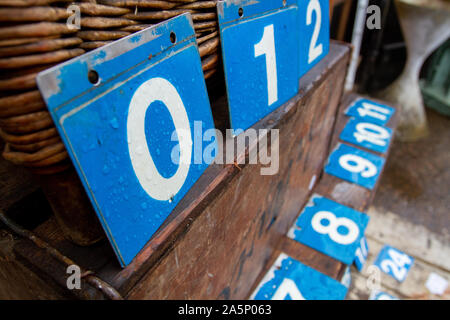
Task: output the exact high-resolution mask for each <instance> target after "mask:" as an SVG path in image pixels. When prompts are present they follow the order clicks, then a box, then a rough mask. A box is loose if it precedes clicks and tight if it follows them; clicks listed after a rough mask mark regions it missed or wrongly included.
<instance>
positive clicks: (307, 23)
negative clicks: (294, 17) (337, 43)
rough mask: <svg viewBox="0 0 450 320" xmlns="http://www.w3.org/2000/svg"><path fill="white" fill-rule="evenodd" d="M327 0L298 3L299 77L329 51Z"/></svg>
mask: <svg viewBox="0 0 450 320" xmlns="http://www.w3.org/2000/svg"><path fill="white" fill-rule="evenodd" d="M328 2H329V0H306V1H299V3H298V16H299V19H298V20H299V21H298V22H299V24H300V26H299V30H300V62H299V76H300V77H301V76H303V75H304V74H305V73H307V72H308V71H309V70H310V69H311V68H312V67H313V66H314V65H316V64H317V63H318V62H319V61H320V60H322V58H324V57H325V56H326V55H327V54H328V52H329V50H330V18H329V17H330V15H329V4H328Z"/></svg>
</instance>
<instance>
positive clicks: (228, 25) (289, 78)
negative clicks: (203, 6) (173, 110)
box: [217, 0, 299, 130]
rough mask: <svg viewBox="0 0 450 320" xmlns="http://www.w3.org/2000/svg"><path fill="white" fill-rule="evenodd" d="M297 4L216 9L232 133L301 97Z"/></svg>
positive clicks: (232, 4) (292, 0)
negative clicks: (299, 92)
mask: <svg viewBox="0 0 450 320" xmlns="http://www.w3.org/2000/svg"><path fill="white" fill-rule="evenodd" d="M296 3H297V1H296V0H287V1H286V4H285V5H283V1H282V0H273V1H252V0H237V1H223V2H219V3H218V4H217V11H218V17H219V27H220V37H221V44H222V56H223V64H224V70H225V78H226V86H227V93H228V106H229V112H230V119H231V126H232V128H233V129H235V130H237V129H242V130H245V129H247V128H249V127H250V126H252V125H253V124H254V123H256V122H257V121H259V120H260V119H262V118H263V117H265V116H266V115H267V114H269V113H270V112H272V111H273V110H275V109H276V108H278V107H279V106H281V105H282V104H283V103H285V102H287V101H288V100H289V99H290V98H292V97H293V96H294V95H295V94H296V93H297V92H298V52H299V51H298V47H299V33H298V26H297V5H296Z"/></svg>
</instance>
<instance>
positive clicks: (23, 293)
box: [0, 229, 65, 300]
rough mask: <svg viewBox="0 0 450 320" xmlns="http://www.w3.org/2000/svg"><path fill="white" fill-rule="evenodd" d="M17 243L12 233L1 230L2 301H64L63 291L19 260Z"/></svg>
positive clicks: (0, 296) (0, 277)
mask: <svg viewBox="0 0 450 320" xmlns="http://www.w3.org/2000/svg"><path fill="white" fill-rule="evenodd" d="M17 241H18V240H17V238H15V237H14V236H13V235H12V234H11V233H10V232H7V231H6V230H1V229H0V299H3V300H15V299H27V300H28V299H46V300H53V299H63V298H64V296H65V293H64V292H63V290H62V289H60V288H58V287H56V286H52V285H50V284H48V283H47V282H46V280H44V279H43V278H42V277H39V276H37V275H36V273H34V272H33V271H31V270H30V269H29V268H28V267H26V266H25V265H24V264H23V263H22V262H21V261H19V260H17V257H16V256H15V254H14V252H13V246H14V245H15V244H16V243H17ZM44 278H47V279H48V278H49V277H44Z"/></svg>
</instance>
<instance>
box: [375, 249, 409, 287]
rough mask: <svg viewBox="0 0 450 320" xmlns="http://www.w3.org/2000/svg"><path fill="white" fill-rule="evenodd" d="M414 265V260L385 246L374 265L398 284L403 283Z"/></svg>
mask: <svg viewBox="0 0 450 320" xmlns="http://www.w3.org/2000/svg"><path fill="white" fill-rule="evenodd" d="M413 263H414V258H412V257H410V256H408V255H407V254H406V253H404V252H401V251H400V250H398V249H396V248H393V247H391V246H388V245H385V246H384V247H383V248H382V249H381V251H380V253H379V254H378V257H377V259H376V260H375V262H374V263H373V264H374V265H375V266H377V267H378V268H379V269H380V270H381V271H383V272H384V273H386V274H388V275H390V276H391V277H393V278H394V279H395V280H397V281H398V282H403V281H404V280H405V279H406V276H407V275H408V272H409V270H410V269H411V267H412V265H413Z"/></svg>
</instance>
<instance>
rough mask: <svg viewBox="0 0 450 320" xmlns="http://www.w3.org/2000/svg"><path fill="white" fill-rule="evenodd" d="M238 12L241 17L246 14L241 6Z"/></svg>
mask: <svg viewBox="0 0 450 320" xmlns="http://www.w3.org/2000/svg"><path fill="white" fill-rule="evenodd" d="M238 14H239V17H242V16H243V15H244V9H242V8H239V10H238Z"/></svg>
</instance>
